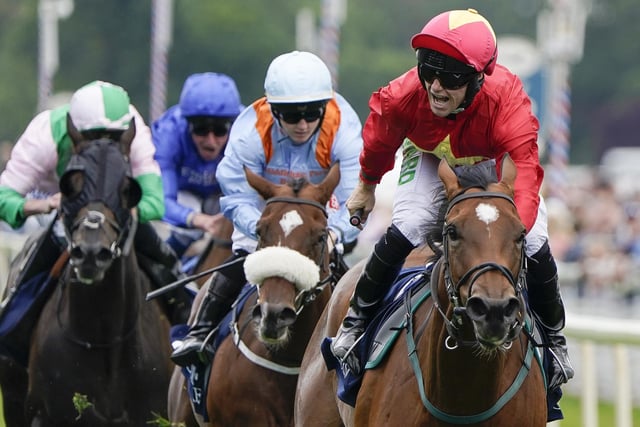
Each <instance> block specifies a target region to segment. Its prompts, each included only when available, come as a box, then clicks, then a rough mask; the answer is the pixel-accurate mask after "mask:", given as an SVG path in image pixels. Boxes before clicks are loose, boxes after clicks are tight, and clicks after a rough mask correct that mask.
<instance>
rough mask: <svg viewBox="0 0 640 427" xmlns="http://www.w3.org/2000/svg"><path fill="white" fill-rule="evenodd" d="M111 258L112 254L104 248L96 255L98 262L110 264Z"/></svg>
mask: <svg viewBox="0 0 640 427" xmlns="http://www.w3.org/2000/svg"><path fill="white" fill-rule="evenodd" d="M111 258H112V254H111V251H110V250H109V249H105V248H102V249H100V250H99V251H98V253H97V254H96V261H97V262H109V261H111Z"/></svg>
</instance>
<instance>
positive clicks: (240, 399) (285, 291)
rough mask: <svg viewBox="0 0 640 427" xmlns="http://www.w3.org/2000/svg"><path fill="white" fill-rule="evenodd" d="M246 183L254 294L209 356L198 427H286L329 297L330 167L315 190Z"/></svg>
mask: <svg viewBox="0 0 640 427" xmlns="http://www.w3.org/2000/svg"><path fill="white" fill-rule="evenodd" d="M246 175H247V180H248V182H249V184H250V185H251V186H252V187H253V188H255V189H256V191H257V192H258V193H259V194H260V195H261V196H262V197H263V198H264V199H265V200H266V206H265V208H264V211H263V213H262V216H261V218H260V220H259V221H258V224H257V233H258V236H259V242H258V248H257V250H256V252H254V253H253V254H251V255H249V256H248V257H247V259H246V262H245V271H246V273H247V279H248V280H249V282H250V283H254V285H252V286H255V289H254V290H255V292H253V293H252V294H251V295H250V296H249V298H248V300H247V301H246V303H245V304H244V307H243V308H242V310H241V312H240V313H239V314H238V316H237V318H236V319H235V321H234V323H233V325H232V328H231V329H232V331H234V333H233V334H232V335H231V336H228V337H226V338H225V339H224V341H222V343H221V344H220V346H219V347H218V349H217V352H216V356H215V359H214V361H213V364H212V366H211V374H210V379H209V387H208V393H207V396H206V406H207V412H208V415H209V419H210V422H209V423H208V424H205V423H202V425H210V426H239V425H247V426H249V425H251V426H253V425H260V426H280V427H281V426H290V425H292V424H293V399H294V393H295V386H296V382H297V374H298V371H299V367H300V362H301V361H302V355H303V353H304V350H305V348H306V345H307V342H308V340H309V337H310V336H311V332H312V331H313V328H314V326H315V323H316V321H317V320H318V318H319V317H320V314H321V313H322V310H323V309H324V306H325V304H326V303H327V301H328V300H329V297H330V295H331V284H332V283H331V282H332V280H333V277H332V272H331V269H330V267H329V255H330V254H329V247H328V229H327V212H326V210H325V205H326V203H327V202H328V201H329V199H330V197H331V194H332V192H333V190H334V188H335V187H336V185H337V184H338V181H339V179H340V171H339V167H338V165H335V166H333V167H332V168H331V170H330V171H329V173H328V174H327V176H326V178H325V179H324V180H323V182H321V183H320V184H318V185H314V184H311V183H309V182H307V181H306V180H295V181H293V182H291V183H289V184H286V185H276V184H273V183H271V182H269V181H268V180H266V179H264V178H262V177H261V176H258V175H256V174H254V173H252V172H251V171H249V170H246Z"/></svg>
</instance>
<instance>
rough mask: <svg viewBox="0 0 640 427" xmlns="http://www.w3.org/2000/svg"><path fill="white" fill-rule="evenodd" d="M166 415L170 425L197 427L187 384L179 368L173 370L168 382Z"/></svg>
mask: <svg viewBox="0 0 640 427" xmlns="http://www.w3.org/2000/svg"><path fill="white" fill-rule="evenodd" d="M167 413H168V416H169V421H171V423H172V425H183V426H184V427H198V426H199V424H198V422H197V421H196V419H195V416H194V414H193V409H192V407H191V401H190V399H189V394H188V392H187V382H186V379H185V377H184V375H182V372H181V370H180V368H179V367H177V366H176V367H175V368H174V369H173V373H172V374H171V381H170V382H169V394H168V405H167Z"/></svg>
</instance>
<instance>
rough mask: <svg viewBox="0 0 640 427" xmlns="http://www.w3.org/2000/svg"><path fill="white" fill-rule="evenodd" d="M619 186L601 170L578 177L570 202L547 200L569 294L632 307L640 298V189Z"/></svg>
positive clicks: (555, 247)
mask: <svg viewBox="0 0 640 427" xmlns="http://www.w3.org/2000/svg"><path fill="white" fill-rule="evenodd" d="M616 184H617V183H616V182H615V181H614V180H612V179H610V178H607V174H605V173H603V172H602V170H601V169H598V168H588V169H581V170H580V172H579V173H574V174H573V176H572V177H571V180H570V183H569V186H568V188H567V191H566V200H564V202H562V201H559V200H556V199H552V198H548V199H547V200H546V202H547V208H548V213H549V234H550V236H551V241H550V244H551V246H552V249H553V252H554V254H555V256H556V259H557V260H558V262H559V264H560V265H559V270H560V272H559V275H560V280H561V282H562V283H563V288H565V289H567V288H568V287H571V286H574V287H575V290H576V292H577V296H578V297H580V298H615V299H622V300H624V301H626V302H628V303H629V304H631V303H633V301H634V297H635V296H636V295H637V294H638V293H639V292H640V275H639V274H638V273H640V186H638V188H639V189H629V188H625V189H624V191H623V189H622V188H621V187H620V186H617V185H616Z"/></svg>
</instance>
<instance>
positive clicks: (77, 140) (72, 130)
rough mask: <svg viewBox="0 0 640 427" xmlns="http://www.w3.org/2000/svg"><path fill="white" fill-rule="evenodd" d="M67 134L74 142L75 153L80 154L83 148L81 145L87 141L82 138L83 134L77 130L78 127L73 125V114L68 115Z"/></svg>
mask: <svg viewBox="0 0 640 427" xmlns="http://www.w3.org/2000/svg"><path fill="white" fill-rule="evenodd" d="M67 134H68V135H69V138H71V141H72V142H73V152H74V153H75V154H78V153H79V152H80V151H82V150H81V148H82V145H81V143H82V142H83V141H85V138H84V137H83V136H82V133H80V131H79V130H78V128H76V125H74V124H73V120H71V114H69V113H67Z"/></svg>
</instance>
